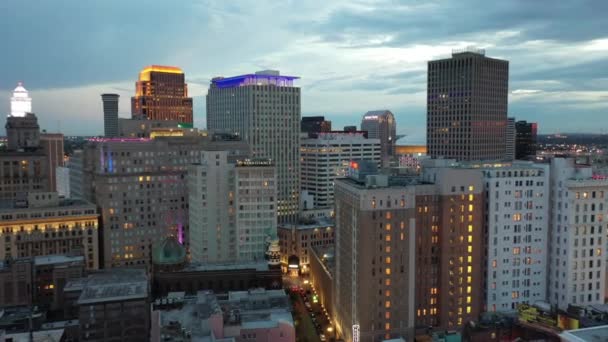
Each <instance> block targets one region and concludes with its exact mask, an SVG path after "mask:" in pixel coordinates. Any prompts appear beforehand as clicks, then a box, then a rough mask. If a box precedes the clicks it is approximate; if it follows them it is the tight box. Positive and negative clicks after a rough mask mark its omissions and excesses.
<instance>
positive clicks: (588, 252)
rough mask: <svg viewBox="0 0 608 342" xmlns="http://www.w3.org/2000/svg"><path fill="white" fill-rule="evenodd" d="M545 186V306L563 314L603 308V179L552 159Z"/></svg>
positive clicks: (607, 210)
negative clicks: (583, 308)
mask: <svg viewBox="0 0 608 342" xmlns="http://www.w3.org/2000/svg"><path fill="white" fill-rule="evenodd" d="M550 186H551V199H550V201H551V212H550V215H551V220H550V227H551V228H550V230H549V231H550V234H549V284H548V290H549V302H550V303H551V304H553V305H556V306H557V307H558V308H559V309H562V310H566V309H567V308H568V305H569V304H572V305H575V306H586V305H590V304H602V303H604V290H605V284H606V283H605V282H606V256H605V255H604V253H605V252H606V251H605V249H606V240H605V239H606V237H605V236H606V230H607V229H608V226H607V225H606V223H605V218H606V217H607V215H608V205H607V204H606V198H607V197H606V196H607V195H608V180H607V179H594V177H593V173H592V169H591V166H588V165H577V164H575V161H574V159H563V158H554V159H552V160H551V184H550Z"/></svg>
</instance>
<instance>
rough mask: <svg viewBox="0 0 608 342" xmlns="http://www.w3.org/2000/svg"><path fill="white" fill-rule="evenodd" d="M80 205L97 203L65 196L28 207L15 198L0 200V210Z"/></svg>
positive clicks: (41, 208)
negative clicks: (47, 202)
mask: <svg viewBox="0 0 608 342" xmlns="http://www.w3.org/2000/svg"><path fill="white" fill-rule="evenodd" d="M80 206H91V207H95V205H94V204H93V203H91V202H87V201H85V200H81V199H70V198H63V199H59V202H54V203H53V202H49V205H46V206H45V205H41V206H36V207H28V206H25V205H23V202H18V201H15V200H10V199H4V200H0V211H5V210H10V211H14V210H44V209H52V208H70V207H80Z"/></svg>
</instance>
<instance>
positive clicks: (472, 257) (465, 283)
mask: <svg viewBox="0 0 608 342" xmlns="http://www.w3.org/2000/svg"><path fill="white" fill-rule="evenodd" d="M444 162H446V161H442V160H438V161H431V163H430V165H427V167H425V168H424V174H423V180H424V181H425V182H426V183H431V184H433V189H431V190H429V189H424V188H423V187H422V186H418V188H420V191H419V190H417V191H416V194H417V196H416V198H415V200H416V202H415V207H416V215H417V216H416V325H417V326H434V327H441V328H443V329H447V330H452V329H459V328H462V327H463V325H464V324H465V323H466V322H468V321H471V320H475V319H477V318H478V316H479V314H480V313H481V312H482V310H483V272H484V267H483V260H484V247H485V243H484V241H483V237H484V234H483V223H484V221H483V220H484V214H485V210H484V191H483V178H482V177H483V175H482V173H481V171H479V170H471V169H463V168H457V167H452V166H450V165H448V164H445V165H442V163H444ZM422 190H424V191H422Z"/></svg>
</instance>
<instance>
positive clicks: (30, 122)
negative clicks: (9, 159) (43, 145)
mask: <svg viewBox="0 0 608 342" xmlns="http://www.w3.org/2000/svg"><path fill="white" fill-rule="evenodd" d="M4 128H6V138H7V142H8V144H7V147H8V150H11V151H35V150H38V149H39V148H40V126H39V125H38V118H37V117H36V114H33V113H27V114H25V115H24V116H10V115H9V116H8V117H7V118H6V125H5V126H4Z"/></svg>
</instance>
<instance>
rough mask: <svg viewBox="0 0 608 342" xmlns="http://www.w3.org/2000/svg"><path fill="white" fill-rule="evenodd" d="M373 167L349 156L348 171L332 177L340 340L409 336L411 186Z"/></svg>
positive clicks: (413, 221)
mask: <svg viewBox="0 0 608 342" xmlns="http://www.w3.org/2000/svg"><path fill="white" fill-rule="evenodd" d="M368 163H369V164H371V165H366V164H368ZM370 166H371V167H370ZM366 168H370V169H371V170H370V172H369V173H368V174H366V173H363V169H366ZM375 168H376V165H375V163H373V162H367V163H366V162H364V161H353V167H352V169H351V173H352V174H353V176H352V177H351V178H341V179H337V180H336V184H335V191H336V193H335V201H336V241H335V245H336V250H335V275H334V283H333V287H334V289H333V293H334V298H333V300H334V305H333V307H334V312H335V317H334V321H335V322H336V328H337V330H338V333H339V335H340V336H342V337H343V338H344V340H345V341H379V340H383V339H390V338H396V337H404V338H405V339H406V340H407V341H409V340H411V339H413V329H414V325H415V282H416V277H415V271H416V266H415V259H416V254H415V253H416V245H415V243H416V207H415V203H416V202H415V196H416V187H415V186H394V185H389V181H388V179H387V176H383V175H378V174H374V169H375ZM359 170H361V171H359ZM354 172H357V173H359V174H358V175H356V174H354ZM372 185H373V186H372Z"/></svg>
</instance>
